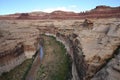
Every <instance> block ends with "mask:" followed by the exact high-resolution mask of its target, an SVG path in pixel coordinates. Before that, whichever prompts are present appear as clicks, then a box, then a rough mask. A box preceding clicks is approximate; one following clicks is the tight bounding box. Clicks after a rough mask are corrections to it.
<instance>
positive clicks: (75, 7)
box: [33, 5, 78, 13]
mask: <svg viewBox="0 0 120 80" xmlns="http://www.w3.org/2000/svg"><path fill="white" fill-rule="evenodd" d="M56 10H62V11H74V12H78V9H77V6H76V5H70V6H67V7H65V6H62V7H55V8H46V9H34V10H33V11H43V12H48V13H50V12H53V11H56Z"/></svg>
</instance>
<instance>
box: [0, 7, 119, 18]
mask: <svg viewBox="0 0 120 80" xmlns="http://www.w3.org/2000/svg"><path fill="white" fill-rule="evenodd" d="M114 17H116V18H117V17H120V6H119V7H110V6H97V7H96V8H94V9H92V10H90V11H85V12H80V13H75V12H66V11H60V10H58V11H54V12H51V13H46V12H31V13H16V14H10V15H3V16H0V19H1V20H3V19H4V20H6V19H9V20H11V19H29V20H30V19H31V20H33V19H34V20H36V19H37V20H38V19H67V20H68V19H85V18H114Z"/></svg>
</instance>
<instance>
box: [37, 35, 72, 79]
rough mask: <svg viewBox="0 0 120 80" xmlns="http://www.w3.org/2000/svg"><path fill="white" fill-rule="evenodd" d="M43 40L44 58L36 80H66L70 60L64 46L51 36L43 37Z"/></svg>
mask: <svg viewBox="0 0 120 80" xmlns="http://www.w3.org/2000/svg"><path fill="white" fill-rule="evenodd" d="M44 39H45V42H44V46H45V47H44V49H45V56H44V59H43V62H42V63H41V65H40V69H39V71H38V74H37V79H36V80H43V79H44V80H67V78H68V76H69V71H70V67H69V65H70V60H69V57H68V56H67V54H66V49H65V47H64V45H63V44H62V43H61V42H59V41H56V38H55V37H53V36H49V37H47V36H44ZM49 43H50V44H49Z"/></svg>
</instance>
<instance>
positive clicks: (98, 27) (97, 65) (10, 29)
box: [0, 18, 120, 80]
mask: <svg viewBox="0 0 120 80" xmlns="http://www.w3.org/2000/svg"><path fill="white" fill-rule="evenodd" d="M57 33H60V34H57ZM40 34H49V35H50V34H52V35H54V36H55V35H56V37H57V38H59V40H61V42H62V43H63V44H64V45H65V47H66V49H67V51H68V53H69V55H70V56H71V59H72V61H73V62H72V75H73V77H72V79H73V80H79V79H81V80H90V79H93V80H96V79H97V78H96V76H98V75H99V74H100V73H101V71H102V69H104V68H103V65H105V64H107V63H108V65H109V64H110V65H111V60H110V63H109V62H108V60H109V59H110V58H112V57H113V55H114V51H115V50H116V48H117V47H118V46H119V45H120V19H119V18H110V19H108V18H105V19H87V20H85V19H83V20H0V55H1V57H2V58H0V61H2V62H1V63H5V64H6V65H9V62H7V61H11V62H10V64H11V63H12V64H11V65H13V66H11V65H10V66H11V67H10V68H9V70H10V69H13V68H14V67H15V66H16V65H19V64H20V63H21V62H22V61H24V59H26V58H31V57H32V56H33V55H34V54H35V52H36V50H37V48H38V43H39V40H38V39H39V37H40ZM16 51H17V52H16ZM21 56H22V57H21ZM117 56H118V55H117ZM3 58H4V59H3ZM16 58H17V60H18V62H17V61H14V59H15V60H16ZM115 60H116V61H117V62H118V60H119V57H117V58H116V57H115ZM17 63H18V64H17ZM115 64H116V63H115ZM106 66H107V65H106ZM106 66H105V69H106V68H109V67H106ZM111 67H112V66H111ZM111 67H110V68H111ZM118 67H119V66H115V67H114V68H112V69H108V71H107V73H110V72H111V70H113V71H114V70H117V71H118V73H117V75H118V74H119V68H118ZM5 69H6V68H5V66H4V67H3V66H0V71H2V72H6V71H9V70H6V71H5ZM113 71H112V72H113ZM2 72H1V73H2ZM103 72H104V71H103ZM115 73H116V71H115ZM105 74H106V72H105ZM109 76H110V77H111V76H113V77H112V78H114V79H115V80H116V78H119V76H117V77H115V75H113V74H109V75H107V77H106V78H107V79H109V78H110V77H109ZM101 77H102V76H101ZM101 77H100V78H98V79H101Z"/></svg>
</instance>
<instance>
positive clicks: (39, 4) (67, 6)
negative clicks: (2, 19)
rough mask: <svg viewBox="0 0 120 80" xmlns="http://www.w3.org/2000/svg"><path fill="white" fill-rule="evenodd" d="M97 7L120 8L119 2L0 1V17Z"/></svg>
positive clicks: (107, 0)
mask: <svg viewBox="0 0 120 80" xmlns="http://www.w3.org/2000/svg"><path fill="white" fill-rule="evenodd" d="M98 5H107V6H112V7H116V6H120V0H0V15H4V14H13V13H25V12H34V11H43V12H52V11H54V10H63V11H74V12H81V11H87V10H91V9H93V8H95V7H96V6H98Z"/></svg>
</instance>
